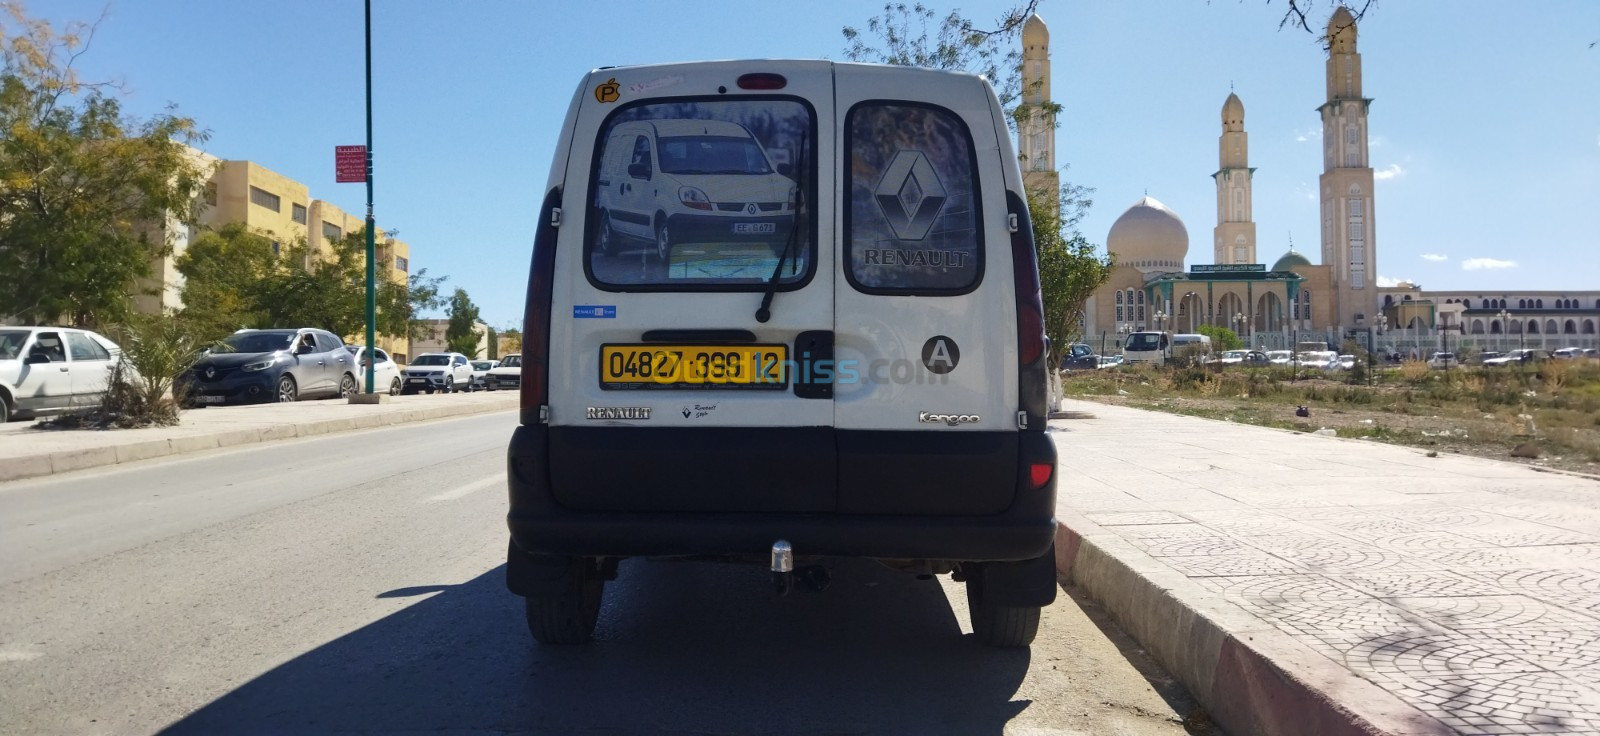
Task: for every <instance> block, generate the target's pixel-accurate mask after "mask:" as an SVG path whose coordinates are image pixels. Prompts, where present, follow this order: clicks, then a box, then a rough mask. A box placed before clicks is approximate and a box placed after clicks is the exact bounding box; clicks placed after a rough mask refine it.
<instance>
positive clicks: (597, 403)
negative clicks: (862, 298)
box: [549, 62, 837, 512]
mask: <svg viewBox="0 0 1600 736" xmlns="http://www.w3.org/2000/svg"><path fill="white" fill-rule="evenodd" d="M746 75H778V76H777V77H773V76H755V77H747V76H746ZM780 81H781V84H780V83H779V82H780ZM587 87H588V88H589V89H590V90H592V93H590V94H583V95H582V104H581V105H580V108H579V111H578V113H577V115H576V126H575V128H574V130H575V131H576V133H575V134H574V136H573V139H572V144H571V148H570V152H569V155H568V157H567V160H566V164H565V176H564V182H563V187H564V188H563V195H562V210H561V223H560V228H559V232H558V236H557V238H558V241H557V242H558V245H557V251H556V256H555V257H556V259H557V260H556V279H555V284H554V287H553V293H552V296H553V299H552V315H553V316H552V318H551V323H550V345H551V357H550V378H549V385H550V407H549V412H550V414H549V424H550V472H551V482H552V488H553V490H554V493H555V495H556V497H557V499H558V501H559V502H560V503H562V504H563V505H564V506H567V507H569V508H575V509H593V510H624V511H724V512H741V511H743V512H828V511H833V510H834V509H835V506H836V501H837V497H836V468H837V456H836V452H835V449H834V448H835V445H834V441H833V434H832V433H833V420H834V417H833V402H832V400H831V395H832V392H831V388H832V387H831V386H827V385H825V384H823V383H821V382H819V381H814V380H813V381H808V380H807V379H808V377H811V376H810V375H809V374H810V373H811V371H810V367H811V366H810V364H809V362H808V360H809V361H810V362H815V361H816V360H818V359H821V358H824V357H826V355H827V353H829V352H830V351H831V349H832V330H833V325H834V301H833V290H834V279H833V274H834V272H835V269H836V264H835V257H834V253H833V249H832V248H831V247H822V248H819V247H817V243H818V240H819V238H818V237H817V234H818V233H826V234H830V235H831V234H832V233H834V232H835V228H836V226H835V223H834V219H833V212H832V207H831V206H819V204H821V203H819V200H818V192H832V191H834V189H835V185H836V176H837V174H836V173H835V171H834V167H833V166H831V165H822V166H818V164H817V162H818V161H823V162H831V161H835V160H837V159H836V154H835V150H834V143H833V136H832V134H831V133H832V130H833V125H834V122H833V121H834V117H835V115H834V105H833V79H832V72H831V64H829V63H828V62H782V63H772V62H713V63H704V64H685V65H666V66H652V67H634V68H626V69H609V70H603V71H600V72H596V73H595V74H593V75H591V77H590V80H589V83H588V84H587ZM819 131H822V133H820V134H819ZM617 146H622V147H624V148H621V149H617V150H611V149H613V148H615V147H617ZM797 205H798V208H797ZM791 239H792V242H791ZM820 240H822V241H823V242H825V243H829V242H831V237H825V238H820ZM785 249H788V253H787V257H786V258H785V254H784V251H785ZM780 260H782V261H783V266H782V269H781V273H780V275H779V286H778V290H777V292H776V294H775V296H774V298H773V302H772V306H771V316H770V319H769V320H768V321H765V322H761V321H758V320H757V319H756V311H757V307H758V306H759V305H760V303H761V301H762V296H763V291H764V289H765V288H766V285H767V283H768V282H769V280H770V279H772V277H773V275H774V270H775V269H777V268H778V266H779V263H780ZM808 354H809V356H808ZM619 448H620V449H622V450H623V452H622V456H623V457H625V458H628V459H627V460H625V461H622V462H619V461H618V460H617V458H618V450H619Z"/></svg>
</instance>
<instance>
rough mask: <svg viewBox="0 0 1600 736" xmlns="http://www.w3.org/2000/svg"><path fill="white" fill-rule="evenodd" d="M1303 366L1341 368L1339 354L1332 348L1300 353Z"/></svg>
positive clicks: (1327, 368) (1326, 368) (1324, 368)
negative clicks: (1331, 349)
mask: <svg viewBox="0 0 1600 736" xmlns="http://www.w3.org/2000/svg"><path fill="white" fill-rule="evenodd" d="M1300 367H1301V368H1319V369H1322V370H1325V371H1326V370H1337V369H1338V368H1339V354H1338V353H1335V352H1333V351H1330V350H1309V351H1306V352H1303V353H1300Z"/></svg>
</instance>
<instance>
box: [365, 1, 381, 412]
mask: <svg viewBox="0 0 1600 736" xmlns="http://www.w3.org/2000/svg"><path fill="white" fill-rule="evenodd" d="M366 22H367V352H366V355H367V371H366V373H367V376H366V378H367V380H366V389H367V390H366V391H365V392H364V393H368V394H371V393H372V392H373V383H374V382H375V380H376V371H377V370H378V361H377V360H375V359H373V356H374V354H375V353H374V352H373V349H374V348H375V347H376V346H377V341H378V336H377V334H376V332H377V329H376V328H377V311H378V278H377V276H378V272H377V264H376V263H375V262H374V259H375V258H377V246H376V245H375V240H376V233H374V232H373V229H374V228H376V227H377V225H375V224H373V219H372V0H367V2H366Z"/></svg>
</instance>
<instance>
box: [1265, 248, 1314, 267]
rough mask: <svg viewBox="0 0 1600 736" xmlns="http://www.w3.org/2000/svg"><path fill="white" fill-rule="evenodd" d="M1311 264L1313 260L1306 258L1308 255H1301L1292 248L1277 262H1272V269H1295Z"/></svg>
mask: <svg viewBox="0 0 1600 736" xmlns="http://www.w3.org/2000/svg"><path fill="white" fill-rule="evenodd" d="M1309 265H1311V261H1309V260H1306V257H1305V256H1303V255H1300V253H1299V252H1298V251H1296V250H1295V249H1294V248H1290V249H1289V252H1288V253H1285V254H1283V257H1282V258H1279V259H1278V262H1277V263H1274V264H1272V270H1274V271H1293V270H1295V269H1296V268H1299V267H1301V266H1309Z"/></svg>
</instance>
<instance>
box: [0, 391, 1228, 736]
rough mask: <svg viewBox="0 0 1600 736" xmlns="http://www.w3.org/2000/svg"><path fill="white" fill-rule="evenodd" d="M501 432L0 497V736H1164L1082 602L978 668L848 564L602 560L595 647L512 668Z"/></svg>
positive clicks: (290, 449) (908, 594) (1140, 689)
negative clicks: (609, 564) (330, 735)
mask: <svg viewBox="0 0 1600 736" xmlns="http://www.w3.org/2000/svg"><path fill="white" fill-rule="evenodd" d="M514 422H515V416H514V415H513V414H511V413H504V414H494V415H486V416H479V417H473V418H467V419H459V420H450V421H442V422H434V423H428V424H418V425H409V426H405V427H398V428H389V429H382V430H373V431H369V432H361V433H352V434H345V435H335V436H328V437H320V438H314V439H310V440H301V441H292V442H280V443H274V444H269V445H265V446H259V447H252V448H249V449H244V450H234V451H227V452H215V453H209V454H204V455H198V456H192V457H189V458H185V459H178V460H165V461H151V462H148V463H138V464H132V465H123V466H115V467H114V468H110V469H105V470H100V471H88V472H84V473H77V474H68V475H62V476H55V477H53V478H50V479H47V480H42V481H34V482H17V483H11V484H5V485H0V693H3V695H0V732H3V733H74V734H77V733H116V734H123V733H152V732H160V731H163V730H166V731H168V732H170V733H183V734H186V733H195V734H215V733H324V732H368V733H407V732H411V733H420V732H429V733H519V732H527V733H553V734H602V733H603V734H635V733H637V734H652V733H670V734H732V733H741V734H742V733H786V734H789V733H792V734H824V733H827V734H834V733H848V734H856V733H903V734H938V733H951V734H1001V733H1007V734H1043V733H1049V734H1096V735H1104V734H1138V735H1143V734H1177V733H1184V732H1185V728H1184V726H1182V725H1181V724H1180V720H1181V719H1182V718H1183V717H1184V716H1186V715H1190V714H1191V712H1192V710H1193V708H1194V706H1193V704H1192V702H1190V701H1189V700H1188V699H1187V697H1186V695H1184V693H1183V691H1182V689H1181V688H1180V687H1178V686H1176V685H1175V684H1173V683H1172V682H1171V681H1170V680H1169V679H1168V678H1167V677H1166V676H1165V675H1164V674H1162V673H1160V672H1159V671H1158V670H1156V669H1155V667H1154V665H1151V664H1149V663H1148V660H1147V659H1145V658H1144V657H1143V655H1142V654H1141V653H1140V652H1138V650H1137V648H1136V645H1133V644H1132V643H1131V642H1130V641H1128V640H1127V639H1126V638H1125V637H1122V636H1121V635H1120V633H1119V632H1117V631H1116V630H1115V629H1114V628H1111V627H1110V625H1109V624H1106V623H1105V619H1104V617H1103V616H1101V615H1100V614H1099V611H1098V609H1096V608H1095V607H1094V606H1093V605H1092V604H1088V603H1082V602H1079V601H1075V600H1074V599H1073V598H1071V597H1070V596H1069V595H1063V596H1062V597H1061V599H1060V600H1059V601H1058V602H1057V603H1056V605H1055V606H1053V607H1052V608H1050V609H1048V610H1047V611H1046V612H1045V616H1044V623H1043V625H1042V627H1041V631H1040V635H1039V639H1038V641H1037V642H1036V643H1035V644H1034V646H1033V647H1032V648H1031V650H1017V651H999V650H992V649H987V648H984V647H982V646H980V645H978V644H977V643H976V642H974V641H972V637H971V636H970V628H969V627H968V625H967V622H966V611H965V606H964V597H963V595H962V594H961V588H960V586H959V585H958V584H952V583H950V582H949V581H948V578H939V579H937V580H917V579H915V578H914V577H911V576H908V575H903V574H900V573H896V572H892V571H889V570H887V569H884V568H881V567H879V566H877V565H875V564H872V563H844V564H840V565H839V566H838V567H837V568H836V569H835V570H834V580H833V586H832V587H831V588H830V589H829V590H828V591H826V592H824V593H803V592H797V593H796V594H794V595H791V596H790V597H787V598H782V599H778V598H775V597H774V595H773V594H772V592H771V589H770V587H769V575H768V573H766V572H765V571H763V570H760V569H755V568H748V567H738V566H729V565H704V564H686V563H671V562H653V561H628V562H625V563H624V564H623V566H622V569H621V576H620V578H619V579H618V580H617V581H616V582H615V583H612V584H611V585H610V586H609V587H608V588H607V591H606V599H605V606H604V609H603V612H602V618H601V622H600V626H599V631H598V633H597V638H598V641H597V642H596V643H595V644H593V645H592V646H590V647H586V648H538V647H536V646H535V645H533V644H532V642H531V641H530V639H529V637H528V635H527V630H526V628H525V627H524V623H523V619H522V612H521V605H520V604H521V601H520V599H518V598H516V597H514V596H512V595H511V594H509V593H507V592H506V591H505V588H504V583H503V576H504V569H503V565H504V555H505V545H506V535H505V527H504V523H503V514H504V513H505V504H506V501H505V494H504V490H503V489H504V465H503V458H504V445H505V441H506V439H507V437H508V436H509V434H510V431H511V428H512V426H513V424H514ZM1195 732H1202V733H1205V732H1208V731H1207V730H1206V727H1205V726H1204V725H1203V724H1201V725H1199V726H1196V727H1195Z"/></svg>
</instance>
